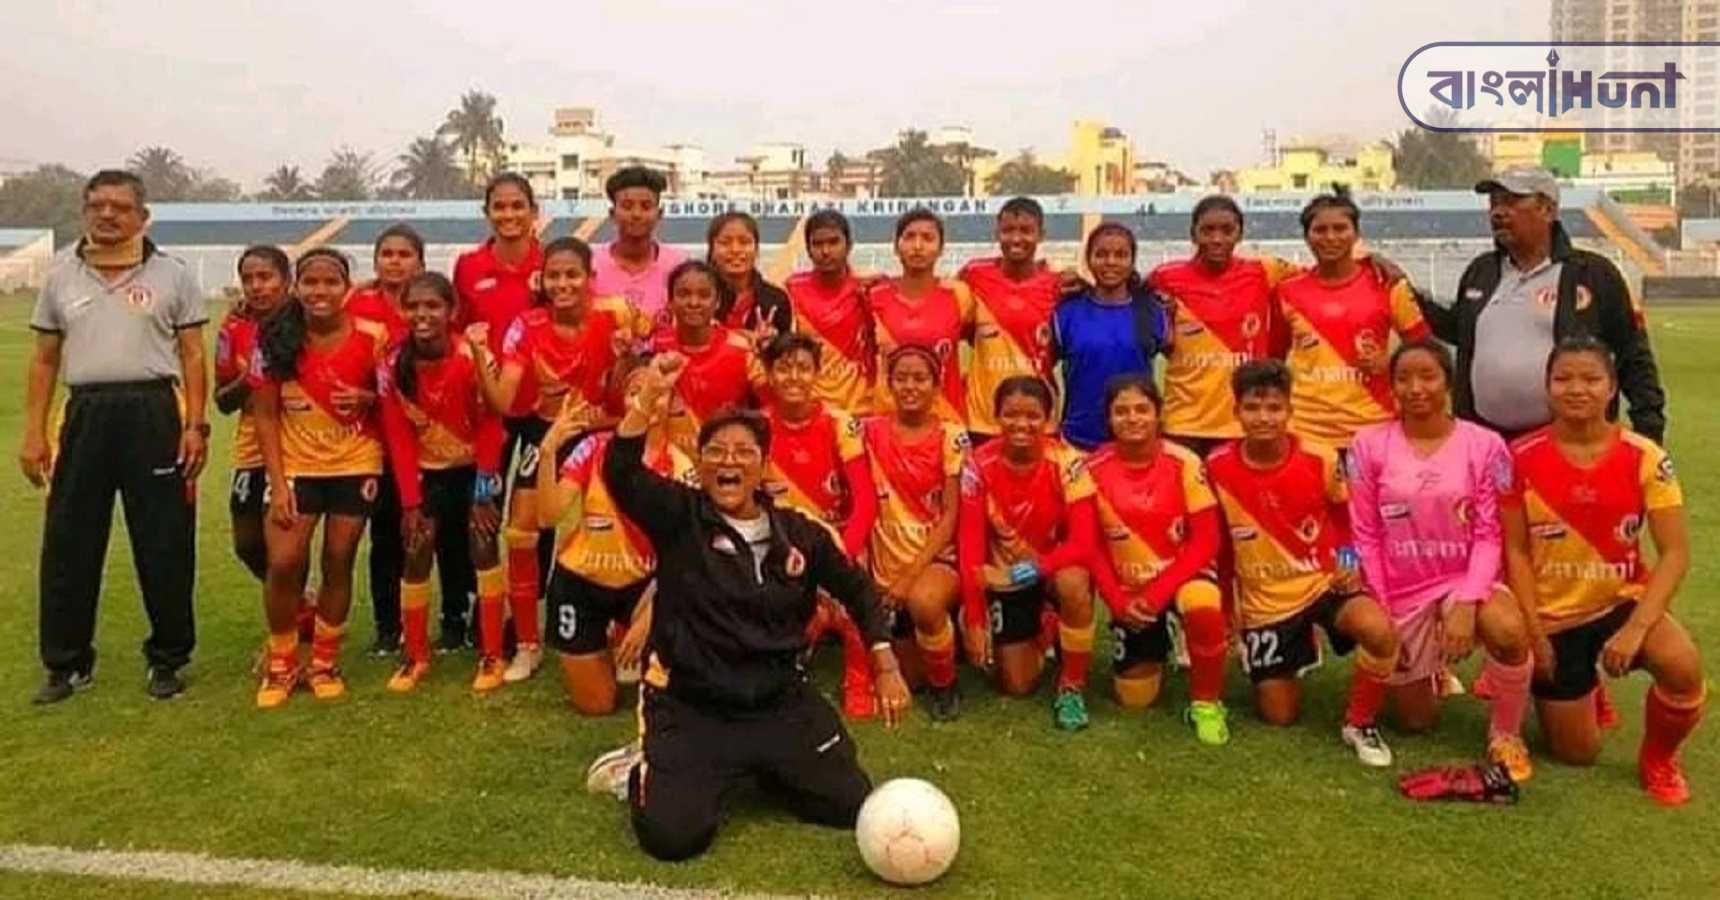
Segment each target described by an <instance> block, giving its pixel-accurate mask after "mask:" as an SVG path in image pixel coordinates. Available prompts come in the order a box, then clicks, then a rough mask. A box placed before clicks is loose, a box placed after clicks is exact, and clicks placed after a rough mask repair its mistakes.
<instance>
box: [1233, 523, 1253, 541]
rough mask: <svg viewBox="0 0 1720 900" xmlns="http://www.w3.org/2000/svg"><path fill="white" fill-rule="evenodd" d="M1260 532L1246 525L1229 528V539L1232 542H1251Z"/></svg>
mask: <svg viewBox="0 0 1720 900" xmlns="http://www.w3.org/2000/svg"><path fill="white" fill-rule="evenodd" d="M1258 534H1260V532H1258V531H1255V530H1254V529H1253V528H1252V527H1250V526H1247V525H1232V526H1230V539H1231V540H1233V541H1252V540H1254V538H1255V536H1256V535H1258Z"/></svg>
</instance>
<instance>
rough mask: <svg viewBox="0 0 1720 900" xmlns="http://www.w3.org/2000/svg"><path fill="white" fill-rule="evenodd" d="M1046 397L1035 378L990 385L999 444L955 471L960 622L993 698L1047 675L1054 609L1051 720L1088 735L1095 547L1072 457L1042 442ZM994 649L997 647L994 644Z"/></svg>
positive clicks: (1088, 486) (1083, 475)
mask: <svg viewBox="0 0 1720 900" xmlns="http://www.w3.org/2000/svg"><path fill="white" fill-rule="evenodd" d="M1051 407H1052V400H1051V388H1050V387H1049V386H1047V385H1046V383H1045V382H1044V381H1043V380H1041V379H1040V378H1039V377H1038V376H1036V375H1016V376H1012V377H1010V378H1006V379H1004V381H1003V383H1002V384H1000V385H998V386H997V393H996V395H995V396H994V397H993V399H992V414H993V417H994V419H995V421H996V422H997V423H998V426H999V428H1000V429H1001V434H999V435H998V438H997V439H996V440H992V441H987V442H986V444H985V446H983V447H980V448H979V449H977V450H975V451H974V452H973V459H972V461H971V462H970V463H969V465H968V468H967V469H966V470H965V471H964V472H963V473H962V499H961V536H960V540H959V542H958V551H959V552H958V558H959V559H960V561H961V572H962V619H963V626H964V628H965V630H966V632H967V633H968V634H969V641H968V643H969V645H970V646H978V647H983V648H986V649H988V650H989V651H990V654H987V653H981V654H978V659H979V660H986V659H987V656H988V655H991V656H993V657H994V658H995V661H996V681H997V687H998V690H1000V691H1002V692H1004V693H1005V694H1009V695H1012V696H1017V697H1020V696H1025V695H1027V694H1030V693H1032V692H1033V689H1034V686H1035V685H1036V684H1037V682H1038V681H1039V673H1040V670H1041V669H1043V668H1044V663H1045V652H1044V651H1045V648H1044V646H1043V645H1041V644H1040V643H1039V642H1038V638H1039V634H1040V619H1041V616H1042V614H1043V613H1044V612H1046V610H1047V609H1048V608H1049V609H1055V610H1056V611H1057V617H1058V622H1059V628H1058V647H1059V648H1060V649H1061V651H1062V658H1063V668H1062V671H1061V672H1059V673H1058V677H1057V694H1056V698H1055V700H1054V701H1053V703H1052V721H1053V722H1054V723H1055V724H1056V726H1057V727H1058V728H1061V729H1063V730H1064V731H1079V730H1080V729H1082V728H1086V727H1087V721H1088V720H1087V701H1086V698H1085V697H1084V696H1083V694H1084V692H1085V691H1086V689H1087V669H1088V664H1089V663H1090V662H1091V661H1092V658H1093V595H1092V582H1091V580H1090V577H1089V575H1088V566H1089V565H1090V564H1091V558H1092V555H1093V551H1094V549H1095V546H1094V545H1095V544H1097V543H1098V525H1097V524H1096V522H1097V520H1096V519H1095V518H1094V513H1093V482H1092V480H1091V479H1089V478H1088V477H1087V472H1086V459H1085V458H1084V456H1083V455H1082V454H1081V452H1080V451H1079V450H1076V449H1074V448H1072V447H1070V446H1069V445H1067V444H1065V443H1063V442H1062V441H1061V440H1058V439H1057V438H1054V437H1051V436H1049V435H1047V434H1046V433H1045V423H1046V422H1047V421H1049V420H1050V418H1051ZM993 644H995V646H992V645H993Z"/></svg>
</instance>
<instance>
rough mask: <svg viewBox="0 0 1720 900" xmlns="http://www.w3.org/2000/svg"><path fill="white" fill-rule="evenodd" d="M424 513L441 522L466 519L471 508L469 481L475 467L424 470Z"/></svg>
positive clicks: (474, 475)
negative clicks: (465, 516)
mask: <svg viewBox="0 0 1720 900" xmlns="http://www.w3.org/2000/svg"><path fill="white" fill-rule="evenodd" d="M422 475H423V478H422V483H423V486H424V488H423V491H424V505H423V507H422V510H423V512H424V515H426V516H429V517H430V518H432V519H435V520H436V521H438V522H443V521H462V522H463V521H465V519H464V518H462V516H463V515H465V514H466V512H467V511H468V510H470V509H471V508H472V482H473V481H474V480H475V479H476V478H477V470H476V469H474V468H472V467H471V466H456V467H454V468H452V469H424V470H423V473H422Z"/></svg>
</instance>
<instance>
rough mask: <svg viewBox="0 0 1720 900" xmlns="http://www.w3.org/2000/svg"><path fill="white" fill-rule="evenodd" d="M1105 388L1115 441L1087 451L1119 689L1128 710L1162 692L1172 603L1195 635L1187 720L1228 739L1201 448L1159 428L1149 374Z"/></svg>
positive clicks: (1215, 517)
mask: <svg viewBox="0 0 1720 900" xmlns="http://www.w3.org/2000/svg"><path fill="white" fill-rule="evenodd" d="M1105 393H1106V400H1105V409H1106V414H1107V417H1108V419H1109V421H1110V426H1111V437H1112V441H1111V442H1110V443H1108V444H1105V445H1103V446H1102V447H1100V448H1099V450H1098V451H1097V452H1095V453H1094V454H1093V455H1092V456H1091V457H1089V458H1088V460H1087V473H1088V475H1090V476H1091V477H1092V479H1093V486H1094V488H1095V490H1096V491H1097V493H1098V514H1099V528H1100V531H1101V532H1102V535H1103V541H1102V546H1103V549H1102V550H1101V551H1100V553H1099V554H1098V558H1097V559H1096V560H1095V564H1094V566H1093V577H1094V580H1095V581H1097V582H1098V584H1099V595H1100V596H1101V597H1103V598H1104V600H1105V603H1106V605H1107V606H1109V607H1110V608H1111V622H1112V636H1111V639H1112V646H1113V653H1112V658H1113V659H1114V660H1115V663H1114V665H1113V672H1114V673H1115V675H1114V676H1113V678H1112V682H1111V684H1112V688H1113V690H1115V692H1116V695H1117V702H1118V703H1119V704H1121V705H1122V706H1123V707H1124V708H1126V709H1145V708H1146V707H1148V706H1151V705H1152V704H1153V703H1154V702H1156V701H1157V700H1158V698H1159V692H1160V689H1161V688H1162V687H1163V685H1164V670H1165V659H1166V657H1167V656H1168V655H1169V651H1170V644H1171V640H1170V629H1169V627H1168V624H1167V622H1168V619H1169V616H1170V614H1171V613H1173V612H1174V613H1176V615H1177V616H1178V618H1179V619H1181V621H1182V630H1183V634H1185V635H1186V636H1187V638H1188V655H1189V663H1190V665H1189V708H1188V721H1189V723H1190V724H1191V725H1193V726H1194V731H1195V737H1196V738H1197V739H1199V740H1200V741H1201V742H1202V743H1204V744H1209V745H1214V746H1216V745H1220V744H1224V743H1228V742H1229V740H1230V726H1229V723H1228V722H1227V721H1226V714H1225V709H1224V703H1223V702H1222V700H1221V699H1220V697H1221V696H1222V695H1223V693H1224V657H1225V652H1226V650H1227V649H1228V647H1227V644H1226V641H1225V637H1226V634H1225V632H1226V629H1225V618H1224V611H1223V609H1222V603H1221V602H1220V597H1219V590H1218V575H1217V573H1216V572H1215V571H1214V560H1215V559H1216V557H1217V554H1218V547H1219V532H1220V520H1219V510H1218V498H1217V497H1216V496H1215V495H1214V494H1213V491H1212V487H1211V486H1210V485H1209V484H1207V480H1206V472H1205V470H1204V469H1203V468H1202V466H1201V461H1200V457H1198V456H1196V455H1195V452H1194V451H1193V450H1190V449H1188V448H1187V447H1184V446H1182V445H1181V444H1177V443H1172V442H1168V441H1165V440H1164V439H1162V438H1161V437H1160V435H1159V422H1160V414H1159V411H1160V407H1161V406H1162V403H1161V401H1160V399H1159V391H1158V388H1157V387H1155V386H1154V385H1153V380H1152V378H1151V377H1150V376H1148V375H1145V374H1137V375H1125V376H1122V377H1120V378H1118V379H1115V380H1113V381H1112V382H1111V385H1110V386H1109V387H1108V388H1107V390H1106V392H1105Z"/></svg>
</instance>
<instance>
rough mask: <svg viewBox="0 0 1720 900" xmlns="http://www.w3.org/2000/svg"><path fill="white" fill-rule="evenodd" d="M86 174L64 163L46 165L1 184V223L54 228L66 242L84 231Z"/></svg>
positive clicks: (60, 240)
mask: <svg viewBox="0 0 1720 900" xmlns="http://www.w3.org/2000/svg"><path fill="white" fill-rule="evenodd" d="M85 180H86V176H84V175H83V174H82V173H79V172H74V171H72V170H71V169H68V168H66V167H65V166H62V165H46V166H40V167H38V168H36V169H35V170H34V171H31V172H26V173H24V174H22V175H17V176H14V177H11V178H8V179H6V183H5V184H0V227H5V228H52V229H53V230H54V243H55V245H57V246H64V245H66V244H69V243H71V242H72V241H75V240H77V239H78V238H80V237H82V236H83V233H84V217H83V208H84V181H85Z"/></svg>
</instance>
